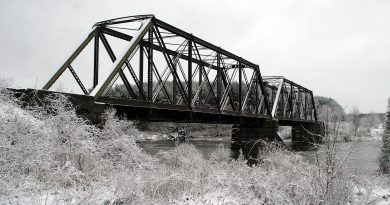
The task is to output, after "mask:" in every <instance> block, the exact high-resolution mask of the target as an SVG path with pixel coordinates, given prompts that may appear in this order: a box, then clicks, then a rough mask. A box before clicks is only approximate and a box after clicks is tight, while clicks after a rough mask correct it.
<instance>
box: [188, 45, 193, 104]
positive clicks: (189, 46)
mask: <svg viewBox="0 0 390 205" xmlns="http://www.w3.org/2000/svg"><path fill="white" fill-rule="evenodd" d="M187 92H188V101H190V102H192V41H189V42H188V85H187Z"/></svg>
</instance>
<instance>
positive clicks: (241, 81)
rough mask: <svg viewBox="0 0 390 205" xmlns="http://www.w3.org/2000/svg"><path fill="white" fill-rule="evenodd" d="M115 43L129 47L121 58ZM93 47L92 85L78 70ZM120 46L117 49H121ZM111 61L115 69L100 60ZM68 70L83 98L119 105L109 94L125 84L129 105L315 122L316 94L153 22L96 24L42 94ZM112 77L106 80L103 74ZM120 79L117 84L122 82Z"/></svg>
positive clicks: (135, 18) (128, 20)
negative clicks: (77, 64) (79, 62)
mask: <svg viewBox="0 0 390 205" xmlns="http://www.w3.org/2000/svg"><path fill="white" fill-rule="evenodd" d="M108 37H109V38H115V39H116V41H117V42H118V40H119V42H120V44H122V45H125V47H124V51H123V52H122V53H119V54H118V52H115V51H114V49H113V46H114V44H113V43H110V42H109V40H108ZM90 42H93V43H92V44H93V77H92V79H93V83H92V86H91V87H90V88H87V87H86V86H85V83H84V82H82V80H80V78H79V76H78V74H77V73H76V71H77V70H76V69H74V68H73V66H72V64H73V62H74V61H75V59H76V58H77V57H78V56H79V54H80V53H81V52H82V51H83V50H85V48H86V47H87V45H88V44H89V43H90ZM117 44H118V43H117ZM103 54H107V55H108V56H109V59H110V61H111V62H112V63H111V67H109V68H107V67H103V66H102V62H101V61H102V60H101V59H100V58H101V56H102V55H103ZM67 69H68V70H69V71H70V72H71V74H72V75H73V77H74V78H75V80H76V82H77V84H78V86H79V87H80V88H81V90H82V92H83V93H84V94H85V95H89V96H92V97H93V98H94V100H95V101H97V102H99V101H100V102H109V103H114V104H115V103H119V102H123V101H115V100H113V99H112V98H108V97H107V94H108V93H109V90H110V89H111V88H112V87H113V85H114V84H115V83H117V82H118V81H121V82H122V84H123V85H124V87H125V88H126V90H127V92H128V99H127V101H126V102H129V104H137V105H140V104H141V105H142V106H143V107H150V108H162V109H166V108H167V105H169V106H168V107H169V109H175V110H185V111H190V112H192V111H196V112H199V111H205V112H213V113H218V114H219V115H224V114H226V115H235V116H251V117H258V118H277V119H290V120H306V121H316V120H317V119H316V111H315V107H314V102H313V95H312V92H311V91H310V90H308V89H306V88H303V87H302V86H299V85H297V84H295V83H293V82H291V81H289V80H286V79H284V78H283V77H267V78H263V77H262V76H261V73H260V69H259V66H258V65H256V64H254V63H251V62H250V61H248V60H245V59H243V58H241V57H239V56H237V55H234V54H232V53H230V52H228V51H226V50H224V49H222V48H220V47H217V46H215V45H213V44H211V43H209V42H207V41H204V40H202V39H200V38H198V37H196V36H194V35H192V34H189V33H187V32H185V31H183V30H180V29H178V28H176V27H174V26H171V25H169V24H167V23H165V22H163V21H161V20H159V19H157V18H155V17H154V16H153V15H139V16H130V17H123V18H117V19H111V20H107V21H102V22H98V23H96V24H95V25H94V27H93V30H92V32H91V33H90V34H89V35H88V36H87V38H86V39H85V40H84V41H83V42H82V43H81V45H80V46H79V47H78V48H77V49H76V51H75V52H74V53H73V54H72V55H71V56H70V57H69V59H68V60H67V61H66V62H65V63H64V64H63V65H62V66H61V68H60V69H59V70H58V71H57V72H56V73H55V74H54V76H53V77H52V78H51V79H50V80H49V81H48V83H47V84H46V85H45V86H44V87H43V89H44V90H49V89H50V88H52V87H53V84H54V83H55V82H56V81H57V79H59V78H60V77H61V75H63V73H64V72H65V70H67ZM102 69H105V70H107V69H108V70H109V74H108V75H107V76H104V77H102V76H101V75H100V71H101V70H102ZM118 78H119V79H120V80H119V79H118Z"/></svg>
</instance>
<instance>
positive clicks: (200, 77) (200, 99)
mask: <svg viewBox="0 0 390 205" xmlns="http://www.w3.org/2000/svg"><path fill="white" fill-rule="evenodd" d="M202 75H203V69H202V67H199V97H198V98H199V107H200V106H201V105H202V78H203V76H202Z"/></svg>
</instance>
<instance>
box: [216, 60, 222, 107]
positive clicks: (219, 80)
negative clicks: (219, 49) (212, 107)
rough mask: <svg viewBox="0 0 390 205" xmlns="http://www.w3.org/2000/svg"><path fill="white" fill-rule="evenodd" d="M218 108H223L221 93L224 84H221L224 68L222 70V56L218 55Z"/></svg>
mask: <svg viewBox="0 0 390 205" xmlns="http://www.w3.org/2000/svg"><path fill="white" fill-rule="evenodd" d="M217 69H218V70H217V107H218V109H220V108H221V104H220V101H221V93H222V84H221V77H222V68H221V54H219V53H217Z"/></svg>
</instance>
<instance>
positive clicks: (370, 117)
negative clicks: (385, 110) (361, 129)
mask: <svg viewBox="0 0 390 205" xmlns="http://www.w3.org/2000/svg"><path fill="white" fill-rule="evenodd" d="M366 120H367V123H368V126H369V127H368V128H370V129H371V128H373V127H375V126H377V124H378V123H379V121H380V119H379V117H378V115H377V114H376V113H375V112H374V111H371V112H370V113H368V114H367V115H366Z"/></svg>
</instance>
